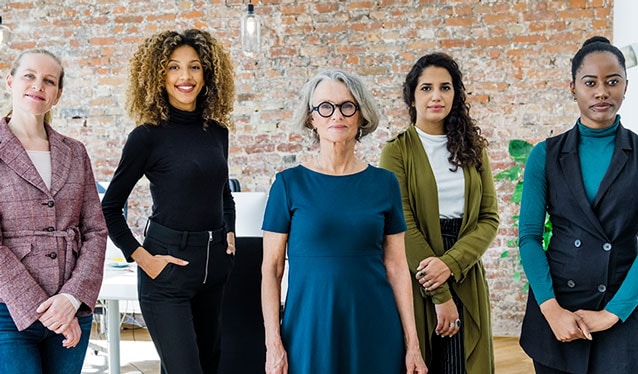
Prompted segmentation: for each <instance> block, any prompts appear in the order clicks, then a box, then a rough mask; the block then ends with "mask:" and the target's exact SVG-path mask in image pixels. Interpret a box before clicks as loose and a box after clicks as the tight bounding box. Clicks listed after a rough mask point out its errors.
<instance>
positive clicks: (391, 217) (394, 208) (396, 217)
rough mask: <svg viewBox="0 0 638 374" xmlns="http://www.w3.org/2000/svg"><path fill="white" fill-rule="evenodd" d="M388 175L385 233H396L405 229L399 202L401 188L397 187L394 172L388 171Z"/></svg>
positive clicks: (397, 183) (401, 206) (397, 182)
mask: <svg viewBox="0 0 638 374" xmlns="http://www.w3.org/2000/svg"><path fill="white" fill-rule="evenodd" d="M389 175H390V177H389V178H388V181H389V183H388V201H390V208H389V210H388V213H387V216H386V220H385V228H384V234H385V235H392V234H398V233H400V232H404V231H405V230H406V229H407V226H406V224H405V218H404V217H403V205H402V202H401V190H400V188H399V181H398V180H397V177H396V176H395V175H394V174H392V173H389Z"/></svg>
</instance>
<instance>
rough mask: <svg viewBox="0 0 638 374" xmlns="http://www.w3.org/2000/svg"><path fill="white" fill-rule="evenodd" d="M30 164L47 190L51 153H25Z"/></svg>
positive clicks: (49, 180) (49, 178)
mask: <svg viewBox="0 0 638 374" xmlns="http://www.w3.org/2000/svg"><path fill="white" fill-rule="evenodd" d="M27 154H28V155H29V158H31V162H33V165H35V168H36V169H37V170H38V173H39V174H40V177H41V178H42V180H43V181H44V184H45V185H46V186H47V188H49V189H50V188H51V152H49V151H27Z"/></svg>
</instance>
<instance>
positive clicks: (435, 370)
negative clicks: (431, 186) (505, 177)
mask: <svg viewBox="0 0 638 374" xmlns="http://www.w3.org/2000/svg"><path fill="white" fill-rule="evenodd" d="M440 221H441V234H442V236H443V247H444V248H445V250H446V251H448V250H449V249H450V248H452V246H453V245H454V243H456V239H457V237H458V234H459V230H460V228H461V218H453V219H441V220H440ZM448 282H449V283H451V282H453V280H452V279H451V278H450V280H449V281H448ZM450 292H452V299H453V300H454V303H455V304H456V308H457V309H458V311H459V319H460V320H461V321H463V304H461V300H459V298H458V297H457V296H456V294H455V293H454V290H453V289H452V285H451V284H450ZM431 341H432V362H431V363H430V365H429V366H428V369H429V371H428V373H430V374H465V352H464V350H463V324H461V328H460V329H459V332H458V333H456V334H455V335H454V336H452V337H442V336H438V335H436V334H435V333H433V334H432V339H431Z"/></svg>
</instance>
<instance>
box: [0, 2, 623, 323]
mask: <svg viewBox="0 0 638 374" xmlns="http://www.w3.org/2000/svg"><path fill="white" fill-rule="evenodd" d="M245 4H246V2H245V1H240V0H225V1H222V0H212V1H202V0H195V1H179V0H164V1H157V0H153V1H148V0H126V1H120V0H73V1H72V0H64V1H54V0H48V1H37V2H36V1H24V0H4V1H3V2H2V3H1V4H0V15H1V16H2V17H3V21H4V23H5V24H6V25H8V26H9V27H11V28H12V29H13V31H14V37H13V41H12V44H11V48H9V49H4V50H1V51H0V71H2V72H3V74H6V72H8V70H9V64H10V62H11V61H13V59H14V58H15V56H16V55H17V54H18V53H19V51H20V50H23V49H25V48H31V47H36V46H37V47H44V48H48V49H50V50H52V51H53V52H55V53H56V54H58V55H59V56H60V57H61V58H62V59H63V60H64V64H65V66H66V72H67V80H66V87H65V89H64V94H63V96H62V100H61V102H60V103H59V104H58V106H57V109H56V111H55V119H54V126H55V127H56V128H58V129H59V130H60V131H62V132H63V133H66V134H69V135H71V136H74V137H76V138H79V139H80V140H82V141H84V142H85V143H86V145H87V148H88V150H89V153H90V154H91V157H92V159H93V164H94V167H95V173H96V176H97V178H98V179H100V180H108V179H110V177H111V175H112V173H113V171H114V169H115V167H116V166H117V162H118V160H119V157H120V151H121V148H122V145H123V144H124V141H125V139H126V135H127V134H128V132H129V131H130V130H131V129H132V127H133V124H132V122H131V121H130V120H129V119H128V118H127V116H126V113H125V112H124V92H125V88H126V84H127V68H128V60H129V58H130V56H131V54H132V53H133V51H134V50H135V48H136V46H137V44H138V43H139V42H140V41H142V40H143V39H144V38H145V37H147V36H149V35H150V34H151V33H154V32H156V31H159V30H164V29H179V30H181V29H185V28H189V27H199V28H206V29H208V30H210V31H212V32H213V33H214V34H215V35H216V36H217V37H218V38H219V39H220V40H222V41H223V42H224V44H225V45H226V47H227V48H228V49H229V50H230V52H231V55H232V58H233V60H234V62H235V64H236V77H237V102H236V106H235V112H234V119H235V123H236V130H235V131H234V132H233V133H232V136H231V154H230V170H231V176H232V177H235V178H238V179H239V180H240V181H241V184H242V186H243V188H244V190H250V191H267V190H268V188H269V183H270V180H271V178H272V176H273V175H274V173H275V172H277V171H279V170H282V169H284V168H287V167H290V166H293V165H296V164H298V163H299V162H303V161H304V160H306V159H307V158H308V157H310V155H311V154H313V152H315V148H313V147H312V146H311V144H310V143H309V142H308V141H306V140H304V139H303V138H302V137H301V136H300V135H298V134H295V133H293V131H292V129H291V126H290V118H291V111H292V108H294V106H295V105H296V103H297V95H298V92H299V89H300V88H301V86H302V85H303V83H304V82H305V81H306V80H307V79H308V78H309V77H310V76H312V75H314V73H315V72H316V71H317V70H318V69H321V68H326V67H340V68H343V69H346V70H349V71H353V72H356V73H358V74H360V75H362V76H363V78H364V79H365V81H366V82H367V84H368V86H369V87H370V88H371V89H372V91H373V93H374V95H375V96H376V98H377V99H378V103H379V105H380V108H381V110H382V112H383V121H382V123H381V126H380V128H379V129H378V131H377V132H376V133H374V134H372V135H371V136H369V137H368V138H365V139H364V140H363V142H362V144H360V145H359V146H358V149H357V152H358V153H359V154H360V155H361V156H362V157H363V158H365V159H366V160H367V161H368V162H370V163H372V164H376V163H377V162H378V157H379V151H380V149H381V147H382V145H383V142H384V141H385V140H386V139H388V138H389V137H391V136H392V135H394V134H396V133H397V132H398V131H400V130H401V129H403V128H404V127H405V126H406V125H407V124H408V122H407V121H408V117H407V113H406V110H405V108H404V105H403V103H402V100H401V94H400V87H401V83H402V81H403V79H404V77H405V74H406V73H407V71H408V70H409V68H410V66H411V65H412V63H414V62H415V61H416V59H417V58H418V57H420V56H421V55H423V54H425V53H428V52H431V51H436V50H439V51H445V52H448V53H450V54H451V55H453V56H454V57H455V58H456V59H457V61H458V62H459V63H460V65H461V67H462V70H463V71H464V74H465V84H466V86H467V89H468V92H469V94H470V95H469V98H470V101H471V104H472V111H471V113H472V115H473V116H474V117H475V118H476V119H477V120H478V122H479V124H480V125H481V127H482V129H483V133H484V134H485V135H486V136H487V137H488V139H489V140H490V143H491V146H490V156H491V158H492V167H493V169H494V170H495V172H496V171H499V170H502V169H504V168H506V167H508V166H510V165H511V161H510V159H509V156H508V154H507V144H508V141H509V140H510V139H513V138H522V139H526V140H529V141H531V142H534V143H535V142H537V141H538V140H541V139H543V138H545V137H546V136H547V135H548V134H550V133H551V132H552V131H553V132H554V133H559V132H562V131H564V130H565V129H566V128H568V127H570V126H571V125H572V124H573V123H574V121H575V119H576V116H577V113H578V112H577V107H576V105H575V104H574V103H573V102H572V101H571V97H570V94H569V90H568V82H569V78H570V72H569V71H570V58H571V56H572V55H573V54H574V53H575V51H576V50H577V49H578V47H579V46H580V44H582V42H583V41H584V40H585V39H586V38H587V37H589V36H592V35H594V34H601V35H605V36H607V37H611V35H612V8H613V2H612V1H611V0H609V1H606V0H554V1H541V0H528V1H509V0H508V1H504V0H491V1H490V0H488V1H478V0H458V1H428V0H378V1H371V0H356V1H338V2H337V1H333V2H326V1H319V0H306V1H304V0H297V1H293V0H281V1H277V0H264V1H260V2H258V3H257V5H256V13H257V14H259V15H260V16H261V17H262V21H263V22H264V26H263V27H262V37H263V43H262V46H263V53H262V54H261V55H260V56H258V57H256V58H247V57H245V56H243V55H242V53H241V46H240V45H239V18H240V16H241V15H242V13H243V12H244V11H245V7H246V5H245ZM2 101H3V102H4V103H8V96H7V94H6V93H5V94H3V96H2ZM74 117H76V118H74ZM497 188H498V192H499V197H500V199H501V205H500V209H501V218H502V225H501V229H500V231H499V235H498V237H497V239H496V241H495V242H494V244H493V245H492V247H491V248H490V249H489V250H488V252H487V253H486V255H485V256H484V261H485V266H486V268H487V273H488V275H489V283H490V287H491V292H492V301H493V318H494V333H495V334H498V335H503V334H507V335H516V334H518V331H519V325H520V320H521V317H522V314H523V311H524V301H525V299H526V295H524V294H522V293H521V292H520V290H521V288H522V287H523V284H522V283H517V282H514V281H512V277H513V273H514V269H515V268H516V266H517V260H516V250H515V249H513V250H512V251H511V253H512V254H510V256H508V257H506V258H501V254H502V253H503V251H504V250H507V249H509V248H508V247H507V242H508V241H509V240H511V239H512V238H513V237H515V236H516V234H517V231H516V228H515V227H513V225H512V216H513V215H515V214H516V213H517V211H518V207H517V206H515V205H513V204H511V203H509V202H508V201H509V194H510V193H511V191H512V186H511V185H510V184H508V183H506V182H502V183H501V182H499V183H498V184H497ZM149 210H150V200H149V198H148V193H147V182H144V181H142V182H140V185H139V186H138V187H136V189H135V191H134V193H133V195H132V196H131V200H130V210H129V214H130V223H131V225H132V226H133V227H134V228H135V229H136V232H138V233H139V232H140V230H141V228H142V227H143V225H144V222H145V220H146V216H147V215H148V214H149Z"/></svg>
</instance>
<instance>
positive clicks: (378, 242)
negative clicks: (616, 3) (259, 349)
mask: <svg viewBox="0 0 638 374" xmlns="http://www.w3.org/2000/svg"><path fill="white" fill-rule="evenodd" d="M63 77H64V69H63V67H62V64H61V62H60V60H59V59H58V58H57V57H55V56H54V55H52V54H51V53H50V52H47V51H46V50H29V51H26V52H24V53H22V54H21V55H20V56H19V57H18V59H17V60H16V62H15V64H14V66H13V68H12V70H11V72H10V73H9V74H8V75H7V78H6V83H7V87H8V88H9V90H10V92H11V97H12V111H11V112H10V113H9V114H8V115H7V116H6V117H4V118H3V119H2V120H1V121H0V172H1V175H2V178H1V179H0V224H1V235H0V254H1V256H0V372H3V373H29V374H30V373H79V372H80V370H81V366H82V362H83V358H84V354H85V352H86V347H87V344H88V336H89V333H90V327H91V312H92V310H93V308H94V306H95V302H96V298H97V296H98V291H99V287H100V282H101V274H102V266H103V260H104V249H105V245H106V234H107V228H108V234H109V235H110V237H111V239H112V240H113V242H114V243H115V244H116V245H117V246H118V247H119V248H120V249H121V250H122V252H123V253H124V255H125V256H126V258H127V260H128V261H135V262H136V263H137V264H138V266H139V269H140V271H138V281H139V282H138V290H139V299H140V306H141V308H142V313H143V316H144V320H145V322H146V324H147V326H148V329H149V333H150V335H151V337H152V340H153V342H154V344H155V347H156V349H157V351H158V353H159V356H160V359H161V370H162V373H195V374H196V373H215V372H217V366H218V362H219V352H220V349H219V346H220V333H219V331H220V324H221V313H220V307H221V303H222V297H223V292H224V285H225V282H226V280H227V278H228V276H229V274H230V272H231V269H232V266H233V261H234V260H233V255H234V253H235V236H234V226H235V208H234V202H233V199H232V195H231V193H230V189H229V184H228V128H229V125H230V117H231V112H232V109H233V102H234V83H233V70H232V64H231V61H230V58H229V56H228V53H227V52H226V51H225V50H224V48H223V47H222V45H221V44H220V43H219V41H218V40H216V39H215V38H214V37H213V36H212V35H210V34H209V33H208V32H206V31H202V30H187V31H185V32H182V33H179V32H174V31H166V32H160V33H157V34H155V35H153V36H151V37H150V38H148V39H146V40H145V41H144V42H143V43H142V44H141V45H140V46H139V48H138V50H137V51H136V52H135V54H134V55H133V57H132V59H131V67H130V78H131V79H130V82H129V87H128V91H127V109H128V112H129V114H130V116H131V118H133V119H134V120H135V122H136V124H137V126H136V127H135V129H134V130H133V131H132V132H131V133H130V134H129V135H128V139H127V141H126V144H125V146H124V149H123V151H122V156H121V159H120V162H119V165H118V167H117V170H116V171H115V174H114V176H113V179H112V181H111V183H110V185H109V188H108V190H107V192H106V194H105V196H104V199H103V201H102V203H101V205H100V202H99V200H98V196H97V192H96V190H95V182H94V179H93V174H92V171H91V163H90V160H89V158H88V156H87V153H86V150H85V149H84V147H83V146H82V144H81V143H79V142H77V141H75V140H73V139H70V138H68V137H65V136H63V135H61V134H59V133H57V132H56V131H55V130H53V128H52V127H51V126H50V118H51V116H50V110H51V108H52V107H53V105H55V104H56V103H57V101H58V100H59V98H60V95H61V93H62V82H63ZM570 89H571V92H572V94H573V96H574V100H575V101H576V103H577V104H578V108H579V111H580V116H579V119H578V121H577V123H576V125H575V126H574V128H573V129H572V130H569V131H567V132H566V133H564V134H562V135H559V136H557V137H553V138H549V139H547V141H545V142H542V143H540V144H539V145H538V146H536V147H535V148H534V150H533V152H532V154H531V155H530V159H529V161H528V168H527V170H526V174H525V188H524V197H523V204H522V206H521V217H520V245H521V256H522V259H523V266H524V268H525V271H526V273H527V275H528V278H529V281H530V286H531V287H530V295H529V300H528V305H527V312H526V316H525V320H524V323H523V331H522V335H521V344H522V346H523V348H524V349H525V350H526V352H527V353H528V354H529V355H530V356H531V357H532V359H533V360H534V366H535V368H536V371H537V372H539V373H585V372H586V373H602V372H603V371H606V372H614V373H630V372H633V371H635V370H638V352H637V350H638V348H636V347H635V345H633V344H632V341H631V339H632V337H633V336H634V335H635V333H636V332H637V331H638V315H637V314H636V312H635V308H636V304H637V303H638V295H637V294H636V293H637V292H638V287H635V285H636V282H638V280H637V277H638V265H635V264H634V262H635V258H636V254H637V251H638V248H637V244H636V235H637V234H638V199H635V198H633V197H632V196H633V194H632V193H631V192H632V191H631V188H632V187H633V185H634V183H632V182H634V180H635V177H636V176H635V173H636V172H635V170H638V149H636V147H638V137H637V136H636V135H635V134H634V133H633V132H631V131H629V130H626V129H625V128H624V127H623V126H622V124H621V122H620V117H619V115H618V114H617V112H618V110H619V109H620V106H621V104H622V101H623V99H624V94H625V91H626V89H627V74H626V68H625V61H624V57H623V55H622V53H620V51H619V50H618V49H617V48H616V47H614V46H612V45H611V44H610V43H609V41H608V40H607V39H605V38H601V37H595V38H592V39H589V40H588V41H587V42H585V44H584V45H583V47H582V48H581V49H580V50H579V51H578V53H577V54H576V56H575V57H574V59H573V64H572V81H571V84H570ZM466 99H467V97H466V92H465V87H464V84H463V79H462V74H461V70H460V68H459V66H458V65H457V63H456V62H455V61H454V60H453V59H452V58H451V57H450V56H448V55H446V54H444V53H431V54H427V55H425V56H423V57H421V58H420V59H419V60H418V61H417V62H416V63H415V64H414V66H413V67H412V69H411V70H410V72H409V73H408V74H407V76H406V78H405V82H404V84H403V100H404V103H405V105H406V108H407V113H408V116H409V122H406V125H407V128H406V129H405V130H404V131H402V132H401V133H399V134H398V135H396V136H395V137H394V138H392V139H390V140H388V142H387V143H386V144H385V146H384V147H383V150H382V152H381V157H380V163H379V167H375V166H372V165H370V164H368V163H367V162H365V161H364V160H363V159H361V158H360V157H359V156H357V154H356V152H355V148H356V144H357V142H359V141H360V140H361V138H362V137H364V136H366V135H368V134H370V133H372V132H373V131H375V129H376V127H377V125H378V123H379V120H380V113H379V110H378V107H377V105H376V104H375V102H374V98H373V97H372V95H371V94H370V92H369V91H368V89H367V88H366V87H365V85H364V84H363V80H362V79H361V78H360V77H358V76H356V75H354V74H351V73H348V72H345V71H341V70H327V71H322V72H320V73H319V74H317V75H316V76H315V77H313V78H312V79H311V80H309V81H308V82H307V84H306V85H305V86H304V88H303V90H302V92H301V99H300V102H299V106H298V108H297V110H296V112H295V117H294V122H295V124H296V125H297V127H298V128H299V129H300V130H302V131H306V132H307V133H308V134H310V136H311V137H312V139H314V140H315V141H316V142H317V143H318V149H319V150H318V152H317V153H316V155H315V156H314V157H311V158H309V159H308V161H307V162H304V163H303V164H301V165H299V166H296V167H293V168H290V169H287V170H284V171H281V172H279V173H277V175H276V178H275V180H274V183H273V185H272V186H271V190H270V194H269V199H268V203H267V207H266V212H265V217H264V222H263V230H264V238H263V240H264V241H263V243H264V260H263V264H262V309H263V315H264V325H265V332H266V341H265V345H266V349H267V355H266V362H265V371H266V372H267V373H268V374H284V373H364V372H365V373H383V374H386V373H403V372H405V373H421V374H423V373H427V372H428V370H429V372H430V373H459V374H462V373H481V374H482V373H491V372H494V352H493V347H492V336H491V315H490V300H489V292H488V285H487V281H486V277H485V270H484V268H483V265H482V262H481V257H482V255H483V254H484V253H485V251H486V250H487V248H488V247H489V245H490V243H491V242H492V240H493V239H494V237H495V236H496V232H497V229H498V224H499V215H498V209H497V200H498V199H497V195H496V192H495V188H494V183H493V179H492V172H491V168H490V161H489V157H488V154H487V141H486V139H485V138H484V137H483V136H482V135H481V131H480V128H479V127H478V126H477V124H476V122H475V121H474V120H473V119H472V117H471V116H470V113H469V112H470V107H469V105H468V103H467V100H466ZM142 177H146V178H148V180H149V182H150V193H151V196H152V199H153V210H152V212H151V215H150V217H149V220H148V223H147V225H146V228H145V231H144V236H145V237H144V240H143V242H142V243H140V242H139V241H138V240H137V239H136V238H135V236H134V235H133V234H132V232H131V229H130V227H129V226H128V224H127V222H126V220H125V218H124V217H123V215H122V209H123V207H124V204H125V202H126V200H127V198H128V196H129V194H130V193H131V191H132V189H133V188H134V186H135V185H136V183H137V181H138V180H139V179H140V178H142ZM546 213H548V214H549V216H550V220H551V222H552V224H553V230H554V231H553V236H552V239H551V242H550V243H549V249H548V250H547V251H546V252H545V251H543V250H542V243H541V240H542V230H543V226H544V220H545V215H546ZM286 258H287V259H288V263H289V278H288V285H289V286H288V293H287V296H286V302H285V308H284V311H283V315H281V305H280V300H281V299H280V298H281V281H282V276H283V273H284V266H285V260H286ZM9 358H10V359H9Z"/></svg>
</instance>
